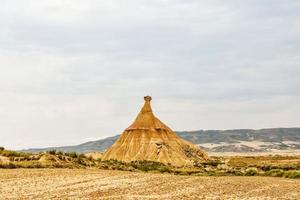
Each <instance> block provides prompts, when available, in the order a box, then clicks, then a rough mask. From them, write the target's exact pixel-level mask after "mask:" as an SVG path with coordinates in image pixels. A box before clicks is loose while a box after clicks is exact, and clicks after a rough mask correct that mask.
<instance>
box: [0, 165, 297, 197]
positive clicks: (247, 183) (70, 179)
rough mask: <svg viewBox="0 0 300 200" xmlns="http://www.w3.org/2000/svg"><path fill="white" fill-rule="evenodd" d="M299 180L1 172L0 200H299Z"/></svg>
mask: <svg viewBox="0 0 300 200" xmlns="http://www.w3.org/2000/svg"><path fill="white" fill-rule="evenodd" d="M299 197H300V180H299V179H287V178H279V177H261V176H183V175H172V174H161V173H146V172H126V171H117V170H100V169H0V199H1V200H2V199H22V200H23V199H24V200H26V199H253V200H254V199H295V200H296V199H299Z"/></svg>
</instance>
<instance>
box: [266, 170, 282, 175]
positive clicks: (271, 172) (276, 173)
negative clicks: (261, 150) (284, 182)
mask: <svg viewBox="0 0 300 200" xmlns="http://www.w3.org/2000/svg"><path fill="white" fill-rule="evenodd" d="M283 174H284V172H283V170H281V169H271V170H269V171H266V172H265V175H267V176H274V177H282V175H283Z"/></svg>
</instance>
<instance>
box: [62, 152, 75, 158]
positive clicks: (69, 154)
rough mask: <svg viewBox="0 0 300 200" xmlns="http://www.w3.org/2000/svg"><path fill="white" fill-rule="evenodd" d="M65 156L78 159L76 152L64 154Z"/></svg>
mask: <svg viewBox="0 0 300 200" xmlns="http://www.w3.org/2000/svg"><path fill="white" fill-rule="evenodd" d="M65 155H66V156H69V157H72V158H78V154H77V153H76V152H66V153H65Z"/></svg>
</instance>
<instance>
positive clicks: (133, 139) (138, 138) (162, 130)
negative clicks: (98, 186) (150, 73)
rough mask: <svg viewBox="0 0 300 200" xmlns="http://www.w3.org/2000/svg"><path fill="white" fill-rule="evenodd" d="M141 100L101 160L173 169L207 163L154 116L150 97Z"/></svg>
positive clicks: (199, 153) (186, 142)
mask: <svg viewBox="0 0 300 200" xmlns="http://www.w3.org/2000/svg"><path fill="white" fill-rule="evenodd" d="M144 99H145V105H144V106H143V108H142V110H141V111H140V113H139V114H138V116H137V118H136V120H135V121H134V123H133V124H132V125H131V126H129V127H128V128H127V129H126V130H125V131H124V132H123V134H122V135H121V136H120V138H119V139H118V140H117V141H116V142H115V143H114V144H113V145H112V146H111V148H109V149H108V150H107V151H106V152H105V154H104V156H103V160H109V159H115V160H119V161H124V162H130V161H137V160H147V161H156V162H161V163H164V164H171V165H173V166H191V165H193V163H194V162H198V161H203V160H207V159H208V156H207V154H206V153H205V152H203V151H202V150H201V149H200V148H199V147H197V146H196V145H194V144H192V143H190V142H188V141H185V140H183V139H182V138H180V137H178V136H177V135H176V133H174V132H173V131H172V130H171V129H170V128H169V127H168V126H166V125H165V124H164V123H162V122H161V121H160V120H159V119H158V118H156V117H155V116H154V114H153V112H152V109H151V105H150V101H151V97H150V96H146V97H145V98H144Z"/></svg>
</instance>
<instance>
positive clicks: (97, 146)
mask: <svg viewBox="0 0 300 200" xmlns="http://www.w3.org/2000/svg"><path fill="white" fill-rule="evenodd" d="M177 134H178V135H179V136H180V137H182V138H184V139H186V140H188V141H191V142H192V143H194V144H197V145H199V146H200V147H202V148H203V149H205V150H206V151H209V152H243V153H246V152H272V151H280V150H300V128H272V129H260V130H253V129H236V130H199V131H181V132H177ZM118 137H119V135H116V136H113V137H108V138H105V139H101V140H97V141H91V142H86V143H83V144H80V145H75V146H65V147H50V148H41V149H27V150H23V151H25V152H40V151H48V150H52V149H56V150H57V151H64V152H68V151H69V152H70V151H74V152H78V153H87V152H94V151H105V150H106V149H107V148H109V147H110V146H111V145H112V144H113V143H114V142H115V141H116V140H117V138H118Z"/></svg>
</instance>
